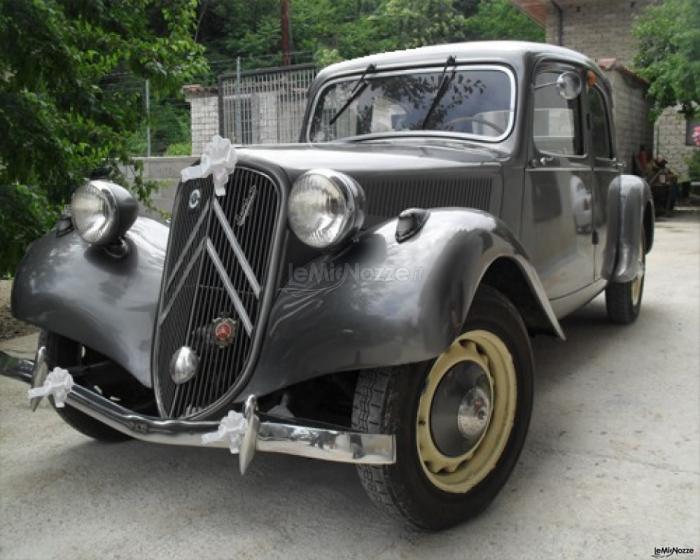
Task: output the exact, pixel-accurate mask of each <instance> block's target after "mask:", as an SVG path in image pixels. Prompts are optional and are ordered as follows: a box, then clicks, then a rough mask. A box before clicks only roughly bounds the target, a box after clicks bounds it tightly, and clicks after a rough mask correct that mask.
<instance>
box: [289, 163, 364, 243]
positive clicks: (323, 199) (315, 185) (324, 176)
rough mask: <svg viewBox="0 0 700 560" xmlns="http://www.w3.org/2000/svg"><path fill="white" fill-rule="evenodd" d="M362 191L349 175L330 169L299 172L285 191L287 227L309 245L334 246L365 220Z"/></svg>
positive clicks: (351, 233)
mask: <svg viewBox="0 0 700 560" xmlns="http://www.w3.org/2000/svg"><path fill="white" fill-rule="evenodd" d="M364 206H365V193H364V191H363V190H362V187H361V186H360V185H359V184H358V183H357V181H355V180H354V179H353V178H352V177H349V176H348V175H345V174H344V173H339V172H337V171H332V170H330V169H314V170H311V171H307V172H306V173H304V174H303V175H301V176H300V177H299V178H298V179H297V180H296V181H295V182H294V185H293V186H292V190H291V192H290V193H289V203H288V214H289V226H290V227H291V228H292V231H293V232H294V233H295V234H296V236H297V237H298V238H299V239H300V240H301V241H303V242H304V243H306V244H307V245H309V246H311V247H315V248H317V249H322V248H324V247H330V246H332V245H337V244H338V243H340V242H342V241H343V240H345V239H347V238H348V237H350V236H351V235H353V234H354V233H356V232H357V231H358V230H359V229H360V228H361V227H362V224H363V222H364V219H365V212H364Z"/></svg>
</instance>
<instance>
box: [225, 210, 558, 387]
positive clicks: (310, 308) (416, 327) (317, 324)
mask: <svg viewBox="0 0 700 560" xmlns="http://www.w3.org/2000/svg"><path fill="white" fill-rule="evenodd" d="M396 222H397V221H396V220H395V219H394V220H391V221H388V222H386V223H384V224H382V225H380V226H378V227H377V228H375V229H373V230H371V231H368V232H366V233H365V234H363V235H362V236H361V237H360V239H359V240H358V242H357V243H354V244H353V245H352V246H350V247H349V248H347V249H345V250H344V251H342V252H340V253H338V254H334V255H328V256H325V257H323V258H319V259H316V260H314V261H312V262H310V263H309V264H308V265H306V266H304V267H301V268H299V269H296V270H295V271H294V272H293V273H292V274H291V278H290V280H289V282H288V283H287V285H286V286H284V287H283V288H282V290H281V291H280V293H279V295H278V297H277V300H276V301H275V303H274V304H273V307H272V310H271V314H270V317H269V320H268V323H267V325H268V330H267V333H266V336H265V339H264V342H263V346H262V351H261V353H260V357H259V359H258V363H257V365H256V368H255V370H254V374H253V375H252V376H251V380H250V382H249V384H248V386H247V387H246V389H245V390H244V391H243V392H242V393H241V395H240V396H239V397H238V399H237V400H243V399H244V398H245V397H246V396H247V395H249V394H256V395H263V394H267V393H270V392H272V391H274V390H276V389H280V388H283V387H286V386H290V385H293V384H296V383H299V382H302V381H306V380H309V379H312V378H314V377H320V376H322V375H326V374H329V373H336V372H341V371H350V370H358V369H366V368H372V367H382V366H392V365H399V364H406V363H413V362H420V361H424V360H428V359H431V358H435V357H436V356H438V355H439V354H440V353H441V352H443V351H444V350H445V349H446V348H447V347H448V346H449V344H450V343H451V342H452V341H453V340H454V338H455V337H456V336H457V334H458V333H459V331H460V329H461V328H462V325H463V323H464V321H465V319H466V316H467V313H468V311H469V307H470V305H471V302H472V299H473V297H474V294H475V292H476V290H477V288H478V286H479V283H480V281H481V279H482V277H483V275H484V274H485V272H486V271H487V270H488V269H489V266H490V265H491V263H494V261H496V260H499V261H502V259H508V260H510V261H512V262H513V263H514V264H515V265H516V266H517V268H518V269H519V270H520V272H522V276H524V277H525V278H526V280H527V283H528V285H529V288H530V290H531V292H532V294H534V296H535V300H536V302H537V304H538V305H539V307H540V309H541V310H542V311H543V316H544V317H546V318H545V321H546V322H547V323H548V325H547V327H548V329H549V330H550V331H551V332H552V333H554V334H556V335H558V336H560V337H562V338H563V333H562V330H561V327H560V326H559V323H558V322H557V319H556V317H555V315H554V312H553V311H552V308H551V306H550V304H549V301H548V300H547V297H546V296H545V293H544V290H543V289H542V286H541V284H540V281H539V278H538V277H537V274H536V272H535V270H534V268H533V267H532V265H531V264H530V262H529V260H528V259H527V257H526V255H525V252H524V250H523V248H522V246H521V245H520V243H518V241H517V240H516V239H515V238H514V236H513V235H512V234H511V233H510V231H509V230H508V229H507V227H506V226H505V225H504V224H503V223H502V222H501V221H499V220H498V219H497V218H495V217H494V216H492V215H490V214H487V213H485V212H481V211H478V210H470V209H456V208H455V209H435V210H431V213H430V215H429V218H428V220H427V222H426V223H425V225H424V226H423V229H422V230H421V231H420V232H419V233H418V234H417V235H415V236H414V237H412V238H410V239H408V240H406V241H404V242H402V243H398V242H397V241H396V239H395V232H396Z"/></svg>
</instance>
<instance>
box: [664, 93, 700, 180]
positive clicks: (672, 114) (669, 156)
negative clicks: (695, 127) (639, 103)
mask: <svg viewBox="0 0 700 560" xmlns="http://www.w3.org/2000/svg"><path fill="white" fill-rule="evenodd" d="M679 109H680V107H668V108H667V109H666V110H665V111H664V112H663V113H661V115H660V116H659V118H658V119H657V120H656V123H655V125H654V128H655V138H656V142H655V143H654V155H659V156H663V157H664V158H666V160H667V161H668V164H669V166H670V167H671V169H672V170H673V171H674V172H676V173H678V174H679V175H680V176H681V180H686V179H688V160H689V159H690V157H691V156H692V155H693V152H695V151H697V150H700V148H698V147H696V146H687V145H686V143H685V132H686V120H685V116H684V115H683V114H682V113H679V112H678V110H679Z"/></svg>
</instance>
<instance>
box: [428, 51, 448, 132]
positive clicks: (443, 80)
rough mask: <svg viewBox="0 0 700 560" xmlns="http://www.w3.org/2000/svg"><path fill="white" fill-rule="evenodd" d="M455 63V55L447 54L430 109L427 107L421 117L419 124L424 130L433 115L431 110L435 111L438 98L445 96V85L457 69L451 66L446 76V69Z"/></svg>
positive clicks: (438, 101)
mask: <svg viewBox="0 0 700 560" xmlns="http://www.w3.org/2000/svg"><path fill="white" fill-rule="evenodd" d="M456 65H457V60H456V59H455V57H454V56H448V57H447V60H446V61H445V67H444V68H443V69H442V75H441V76H440V85H439V86H438V90H437V93H436V94H435V97H434V98H433V102H432V103H431V104H430V109H428V112H427V113H426V114H425V118H424V119H423V122H422V123H421V125H420V127H421V130H425V127H426V125H427V124H428V121H429V120H430V117H432V116H433V111H435V109H436V108H437V106H438V105H439V103H440V100H441V99H442V98H443V97H444V96H445V93H447V86H449V85H450V82H452V80H454V77H455V74H456V73H457V69H456V68H453V69H452V73H451V74H450V75H449V76H448V75H447V69H448V68H449V67H450V66H456Z"/></svg>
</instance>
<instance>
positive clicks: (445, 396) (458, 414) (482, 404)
mask: <svg viewBox="0 0 700 560" xmlns="http://www.w3.org/2000/svg"><path fill="white" fill-rule="evenodd" d="M492 395H493V390H492V388H491V381H490V380H489V376H488V373H487V372H486V371H485V370H484V369H483V368H482V367H481V366H480V365H479V364H477V363H476V362H471V361H463V362H460V363H458V364H456V365H454V366H453V367H452V368H450V370H449V371H448V372H447V373H446V374H445V375H444V376H443V378H442V380H441V381H440V384H439V385H438V386H437V388H436V390H435V395H434V396H433V402H432V404H431V406H430V430H431V432H432V436H433V440H434V441H435V445H436V447H437V448H438V450H439V451H440V452H441V453H444V454H445V455H446V456H448V457H456V456H458V455H462V454H464V453H468V452H469V451H471V450H472V449H474V448H475V447H476V446H477V445H478V444H479V442H480V441H481V438H482V436H483V435H484V432H486V428H487V427H488V425H489V421H490V420H491V401H492V400H493V397H492Z"/></svg>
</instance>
